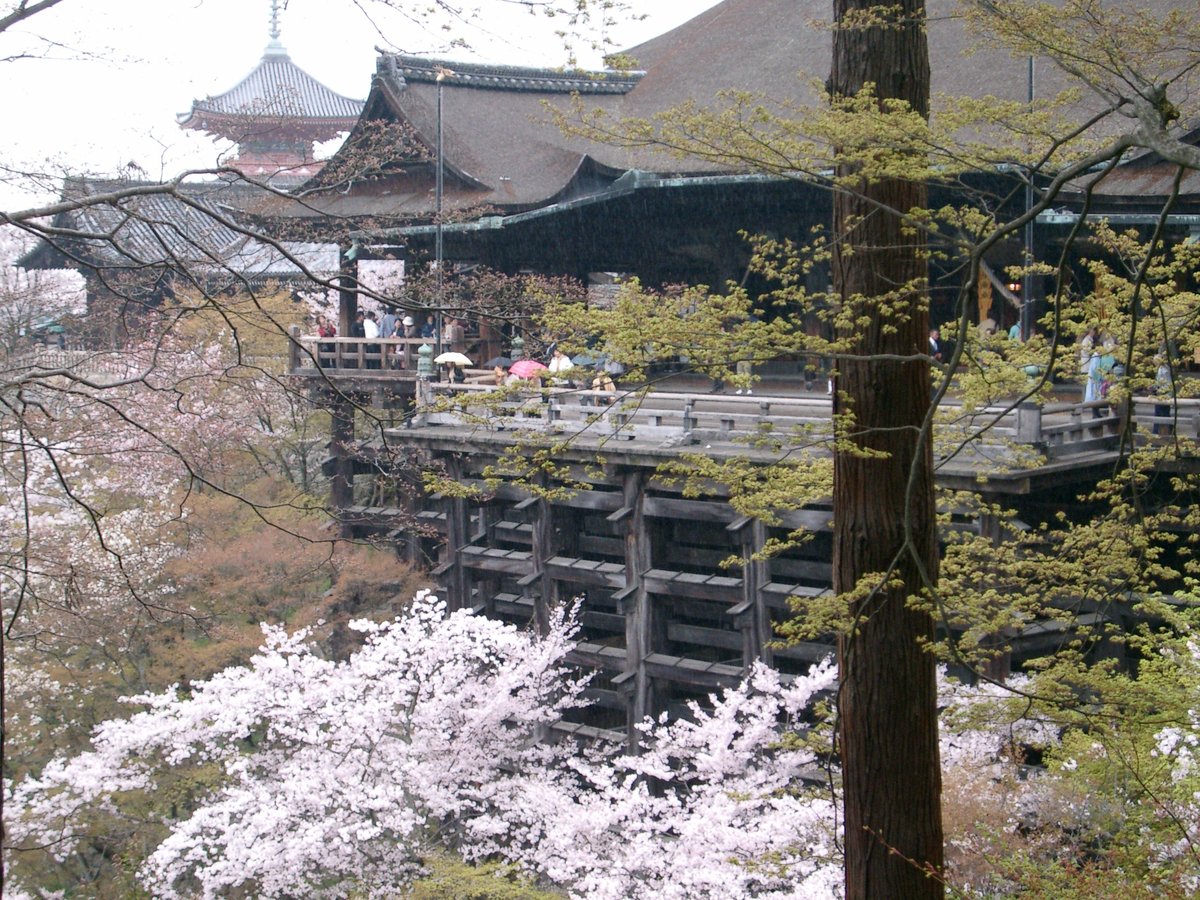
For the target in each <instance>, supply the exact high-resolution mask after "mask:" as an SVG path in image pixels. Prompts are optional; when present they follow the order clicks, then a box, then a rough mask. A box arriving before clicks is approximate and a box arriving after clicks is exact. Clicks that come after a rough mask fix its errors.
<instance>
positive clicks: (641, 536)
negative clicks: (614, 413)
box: [609, 469, 656, 751]
mask: <svg viewBox="0 0 1200 900" xmlns="http://www.w3.org/2000/svg"><path fill="white" fill-rule="evenodd" d="M645 500H646V474H645V473H644V472H642V471H641V470H639V469H630V470H628V471H627V472H625V475H624V478H623V479H622V484H621V509H619V510H618V511H617V512H615V513H614V514H613V515H612V516H610V517H609V518H610V520H613V521H618V522H620V523H621V524H622V526H623V529H624V531H623V537H624V541H625V588H624V590H622V591H621V592H620V594H619V595H618V602H619V603H620V604H621V612H622V613H623V614H624V616H625V671H624V672H622V673H621V675H620V676H619V680H620V682H621V684H622V686H623V688H624V689H625V690H627V691H628V692H629V706H628V713H627V716H626V728H627V733H628V744H629V748H630V750H633V751H636V749H637V747H638V743H639V741H640V740H641V732H639V731H638V730H637V728H636V727H635V726H636V725H637V723H639V722H641V721H642V720H643V719H645V718H646V717H647V716H649V715H652V714H653V713H654V685H653V683H652V681H651V679H650V676H649V673H648V672H647V671H646V657H647V656H648V655H649V654H650V653H651V652H652V648H653V646H654V633H655V624H656V623H655V621H654V606H653V603H652V601H651V599H650V595H649V594H648V593H647V591H646V586H645V583H644V581H643V580H642V576H643V574H644V573H645V572H646V571H647V570H648V569H649V568H650V564H651V541H650V533H649V530H648V529H647V528H646V516H645Z"/></svg>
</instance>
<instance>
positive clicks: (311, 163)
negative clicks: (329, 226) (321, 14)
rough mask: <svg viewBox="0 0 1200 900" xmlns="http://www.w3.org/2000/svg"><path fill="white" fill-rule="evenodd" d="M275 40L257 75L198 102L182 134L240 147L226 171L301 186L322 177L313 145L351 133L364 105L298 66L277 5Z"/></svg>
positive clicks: (273, 22) (274, 10) (253, 73)
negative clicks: (192, 132) (202, 134)
mask: <svg viewBox="0 0 1200 900" xmlns="http://www.w3.org/2000/svg"><path fill="white" fill-rule="evenodd" d="M270 33H271V40H270V42H269V43H268V44H267V48H266V50H265V51H264V53H263V57H262V59H261V60H260V61H259V63H258V65H257V66H255V67H254V69H253V70H252V71H251V72H250V74H249V75H247V76H246V77H245V78H243V79H242V80H241V81H239V82H238V83H237V84H236V85H234V86H233V87H232V88H230V89H229V90H227V91H225V93H223V94H219V95H217V96H215V97H207V98H205V99H203V100H196V101H194V102H193V103H192V108H191V110H190V111H189V112H186V113H182V114H181V115H180V116H179V124H180V126H181V127H183V128H188V129H193V130H196V131H202V132H205V133H207V134H210V135H212V136H213V137H214V138H223V139H225V140H228V141H232V142H233V143H235V144H237V155H236V156H235V157H233V158H232V159H229V160H227V161H226V165H229V166H231V167H232V168H235V169H237V170H238V171H239V172H241V173H242V174H243V175H246V176H248V177H251V178H256V179H266V180H268V181H270V182H272V183H274V184H299V183H300V182H303V181H306V180H307V179H309V178H311V177H312V176H313V175H315V174H316V173H317V172H319V171H320V169H321V166H322V162H321V161H320V160H316V159H314V158H313V144H314V143H316V142H321V141H328V140H331V139H332V138H335V137H337V136H338V135H339V134H342V133H347V132H349V131H350V130H351V129H352V128H353V127H354V124H355V122H357V121H358V117H359V114H360V113H361V112H362V107H363V104H362V101H361V100H352V99H350V98H349V97H343V96H342V95H341V94H338V93H336V92H334V91H332V90H330V89H329V88H327V87H326V86H325V85H323V84H321V82H319V81H317V79H315V78H313V77H312V76H311V75H309V74H308V73H307V72H305V71H304V70H303V69H301V68H300V67H299V66H297V65H296V64H295V63H294V62H292V59H291V57H290V56H288V53H287V50H286V49H284V46H283V44H282V43H280V40H279V34H280V29H279V2H278V0H272V3H271V31H270Z"/></svg>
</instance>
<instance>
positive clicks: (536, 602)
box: [522, 497, 557, 634]
mask: <svg viewBox="0 0 1200 900" xmlns="http://www.w3.org/2000/svg"><path fill="white" fill-rule="evenodd" d="M531 499H533V498H531ZM528 508H529V509H530V510H532V513H533V521H532V522H530V524H531V525H532V526H533V529H532V530H533V534H532V541H531V547H530V549H531V550H532V554H531V557H530V559H531V562H532V564H533V572H532V573H531V574H530V575H529V576H528V577H527V579H522V580H523V581H524V582H525V584H524V585H523V586H525V587H528V588H529V589H530V591H531V593H532V594H533V620H534V623H535V625H536V626H537V630H538V634H545V633H546V632H547V631H549V630H550V605H551V603H552V602H554V601H555V600H556V599H557V598H556V597H554V596H552V594H553V593H554V585H553V584H552V579H550V578H548V577H546V560H548V559H549V558H550V557H551V556H553V555H554V553H555V547H554V509H553V507H552V506H551V505H550V501H549V500H547V499H546V498H545V497H537V498H536V499H534V502H533V503H531V504H530V505H529V507H528Z"/></svg>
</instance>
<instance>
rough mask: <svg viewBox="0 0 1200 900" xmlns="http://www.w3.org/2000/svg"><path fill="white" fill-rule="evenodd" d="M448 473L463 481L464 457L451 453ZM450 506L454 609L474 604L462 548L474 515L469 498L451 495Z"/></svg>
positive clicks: (449, 584)
mask: <svg viewBox="0 0 1200 900" xmlns="http://www.w3.org/2000/svg"><path fill="white" fill-rule="evenodd" d="M446 475H447V477H448V478H450V479H451V480H453V481H456V482H457V481H462V477H463V472H462V461H461V460H459V459H458V457H457V456H454V455H451V456H449V457H448V458H447V460H446ZM445 506H446V559H445V563H446V571H445V575H446V582H445V583H446V592H447V597H446V605H447V606H448V607H449V609H450V610H451V611H452V612H453V611H454V610H458V609H466V608H467V607H469V606H470V605H471V593H470V591H471V585H470V582H469V581H468V579H467V573H466V570H465V569H464V568H463V564H462V549H463V547H465V546H466V545H467V544H468V543H469V542H470V533H469V528H470V515H469V510H468V509H467V501H466V500H465V499H463V498H462V497H450V498H448V499H447V500H446V501H445Z"/></svg>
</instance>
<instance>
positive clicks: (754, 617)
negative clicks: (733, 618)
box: [728, 519, 775, 672]
mask: <svg viewBox="0 0 1200 900" xmlns="http://www.w3.org/2000/svg"><path fill="white" fill-rule="evenodd" d="M728 530H729V531H731V532H734V533H735V534H736V535H737V536H738V538H739V540H740V542H741V553H742V560H743V562H742V602H741V603H740V604H739V609H740V613H739V615H738V618H737V624H738V627H739V628H741V631H742V668H743V669H744V670H745V671H747V672H748V671H749V669H750V666H751V664H752V663H753V662H754V661H755V660H756V659H761V660H762V661H763V662H765V663H766V664H767V665H771V664H772V663H773V661H774V652H773V651H772V650H771V646H770V645H771V640H772V638H774V636H775V634H774V629H773V627H772V624H771V608H770V607H769V606H768V605H767V597H766V592H765V591H764V590H763V588H764V587H765V586H766V585H767V583H768V582H769V581H770V580H771V565H770V563H769V562H767V561H766V560H763V559H756V558H755V557H756V555H757V554H758V553H759V552H761V551H762V549H763V547H764V546H765V545H766V543H767V526H766V525H764V524H763V523H762V520H761V519H739V520H737V521H736V522H733V523H732V524H731V525H729V527H728Z"/></svg>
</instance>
